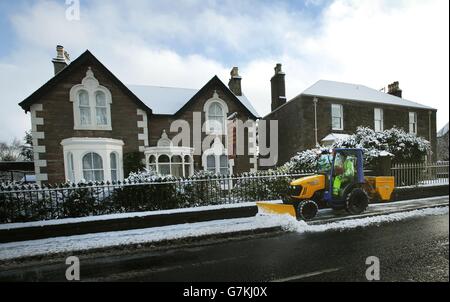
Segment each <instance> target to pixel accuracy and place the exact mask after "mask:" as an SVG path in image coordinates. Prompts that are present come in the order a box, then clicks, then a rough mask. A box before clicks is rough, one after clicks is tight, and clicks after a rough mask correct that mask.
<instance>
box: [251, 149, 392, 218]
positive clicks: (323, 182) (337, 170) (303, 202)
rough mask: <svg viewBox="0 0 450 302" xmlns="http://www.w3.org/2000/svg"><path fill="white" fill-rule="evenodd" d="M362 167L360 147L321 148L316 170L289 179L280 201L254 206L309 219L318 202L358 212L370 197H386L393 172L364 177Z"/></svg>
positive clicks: (389, 194)
mask: <svg viewBox="0 0 450 302" xmlns="http://www.w3.org/2000/svg"><path fill="white" fill-rule="evenodd" d="M363 167H364V160H363V150H362V149H344V148H339V149H333V150H331V151H324V152H322V153H321V154H320V155H319V159H318V164H317V173H316V174H315V175H312V176H306V177H302V178H299V179H296V180H294V181H292V182H291V183H290V187H289V193H288V196H287V198H285V199H284V200H283V204H273V203H265V202H258V203H257V206H258V209H259V211H260V212H262V213H268V214H289V215H291V216H293V217H296V218H297V219H302V220H310V219H313V218H314V217H315V216H316V214H317V212H318V209H319V205H325V206H329V207H330V208H332V209H335V210H341V209H345V210H347V211H348V212H349V213H350V214H353V215H356V214H361V213H362V212H364V211H365V210H366V209H367V207H368V204H369V202H370V201H371V200H375V199H377V200H382V201H389V200H390V199H391V196H392V192H393V191H394V177H393V176H366V177H365V176H364V169H363Z"/></svg>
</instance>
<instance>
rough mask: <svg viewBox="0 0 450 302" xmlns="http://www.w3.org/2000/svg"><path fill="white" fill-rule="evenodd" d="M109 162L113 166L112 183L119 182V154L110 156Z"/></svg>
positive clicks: (113, 153)
mask: <svg viewBox="0 0 450 302" xmlns="http://www.w3.org/2000/svg"><path fill="white" fill-rule="evenodd" d="M109 161H110V165H111V181H114V182H116V181H117V180H119V170H118V166H119V165H118V164H117V154H116V153H115V152H112V153H110V154H109Z"/></svg>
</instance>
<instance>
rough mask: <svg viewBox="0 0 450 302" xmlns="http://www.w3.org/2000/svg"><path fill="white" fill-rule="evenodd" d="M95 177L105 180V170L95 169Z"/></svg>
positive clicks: (96, 179) (97, 179) (98, 179)
mask: <svg viewBox="0 0 450 302" xmlns="http://www.w3.org/2000/svg"><path fill="white" fill-rule="evenodd" d="M94 177H95V181H103V171H102V170H95V171H94Z"/></svg>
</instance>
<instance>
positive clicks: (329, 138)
mask: <svg viewBox="0 0 450 302" xmlns="http://www.w3.org/2000/svg"><path fill="white" fill-rule="evenodd" d="M349 136H350V135H348V134H343V133H330V134H328V135H327V136H325V137H324V138H323V139H322V142H328V141H336V140H338V139H346V138H348V137H349Z"/></svg>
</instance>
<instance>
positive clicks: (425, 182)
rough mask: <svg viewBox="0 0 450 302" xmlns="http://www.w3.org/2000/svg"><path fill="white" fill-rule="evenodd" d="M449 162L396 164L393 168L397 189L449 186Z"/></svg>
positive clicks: (392, 172)
mask: <svg viewBox="0 0 450 302" xmlns="http://www.w3.org/2000/svg"><path fill="white" fill-rule="evenodd" d="M448 170H449V162H448V161H443V162H436V163H420V164H396V165H394V166H393V167H392V168H391V175H392V176H394V177H395V186H396V187H408V186H430V185H441V184H442V185H445V184H448Z"/></svg>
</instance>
